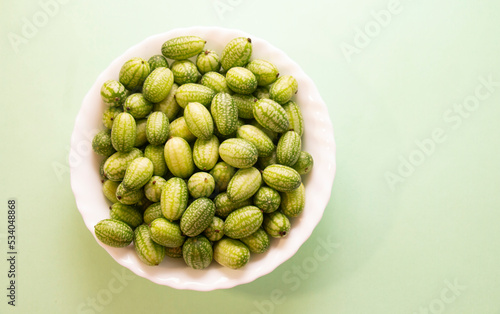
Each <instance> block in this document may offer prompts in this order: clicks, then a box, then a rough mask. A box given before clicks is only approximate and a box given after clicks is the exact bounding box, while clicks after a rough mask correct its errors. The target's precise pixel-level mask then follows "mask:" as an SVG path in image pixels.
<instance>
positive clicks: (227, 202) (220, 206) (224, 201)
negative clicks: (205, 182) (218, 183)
mask: <svg viewBox="0 0 500 314" xmlns="http://www.w3.org/2000/svg"><path fill="white" fill-rule="evenodd" d="M214 203H215V214H216V215H217V216H219V217H222V218H225V217H227V215H229V214H230V213H231V212H233V211H234V210H236V209H238V208H241V207H244V206H248V205H252V199H250V198H248V199H246V200H242V201H238V202H233V201H232V200H231V199H229V197H228V196H227V192H223V193H219V194H218V195H217V196H216V197H215V199H214Z"/></svg>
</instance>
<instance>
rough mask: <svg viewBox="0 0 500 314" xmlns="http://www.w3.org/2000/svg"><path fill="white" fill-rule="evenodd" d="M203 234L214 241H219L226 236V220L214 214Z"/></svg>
mask: <svg viewBox="0 0 500 314" xmlns="http://www.w3.org/2000/svg"><path fill="white" fill-rule="evenodd" d="M203 234H204V235H205V237H207V239H208V240H210V241H212V242H215V241H219V240H220V239H222V237H223V236H224V220H222V219H220V218H219V217H217V216H214V218H213V219H212V222H211V223H210V225H209V226H208V227H207V229H205V231H203Z"/></svg>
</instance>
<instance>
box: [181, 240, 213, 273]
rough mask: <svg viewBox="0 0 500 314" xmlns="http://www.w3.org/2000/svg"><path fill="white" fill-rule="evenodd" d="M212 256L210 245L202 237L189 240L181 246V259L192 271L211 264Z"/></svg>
mask: <svg viewBox="0 0 500 314" xmlns="http://www.w3.org/2000/svg"><path fill="white" fill-rule="evenodd" d="M213 255H214V254H213V250H212V245H211V244H210V241H208V239H207V238H205V237H204V236H197V237H194V238H189V239H187V240H186V242H185V243H184V245H183V246H182V257H183V258H184V261H185V262H186V264H187V265H188V266H189V267H191V268H193V269H204V268H207V267H208V265H210V263H212V259H213Z"/></svg>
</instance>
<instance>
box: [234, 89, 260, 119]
mask: <svg viewBox="0 0 500 314" xmlns="http://www.w3.org/2000/svg"><path fill="white" fill-rule="evenodd" d="M232 96H233V100H234V103H235V104H236V107H238V116H239V117H240V118H242V119H253V105H254V104H255V103H256V102H257V100H258V99H257V98H256V97H255V96H253V95H241V94H234V95H232Z"/></svg>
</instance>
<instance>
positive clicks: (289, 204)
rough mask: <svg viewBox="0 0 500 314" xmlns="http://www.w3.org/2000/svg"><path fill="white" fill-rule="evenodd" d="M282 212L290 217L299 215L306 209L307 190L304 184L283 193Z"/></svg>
mask: <svg viewBox="0 0 500 314" xmlns="http://www.w3.org/2000/svg"><path fill="white" fill-rule="evenodd" d="M281 198H282V201H281V205H280V209H281V212H282V213H283V214H285V215H287V216H288V217H297V216H298V215H299V214H300V213H302V211H303V210H304V206H305V204H306V190H305V188H304V184H300V186H299V187H298V188H297V189H295V190H293V191H290V192H283V193H282V194H281Z"/></svg>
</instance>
